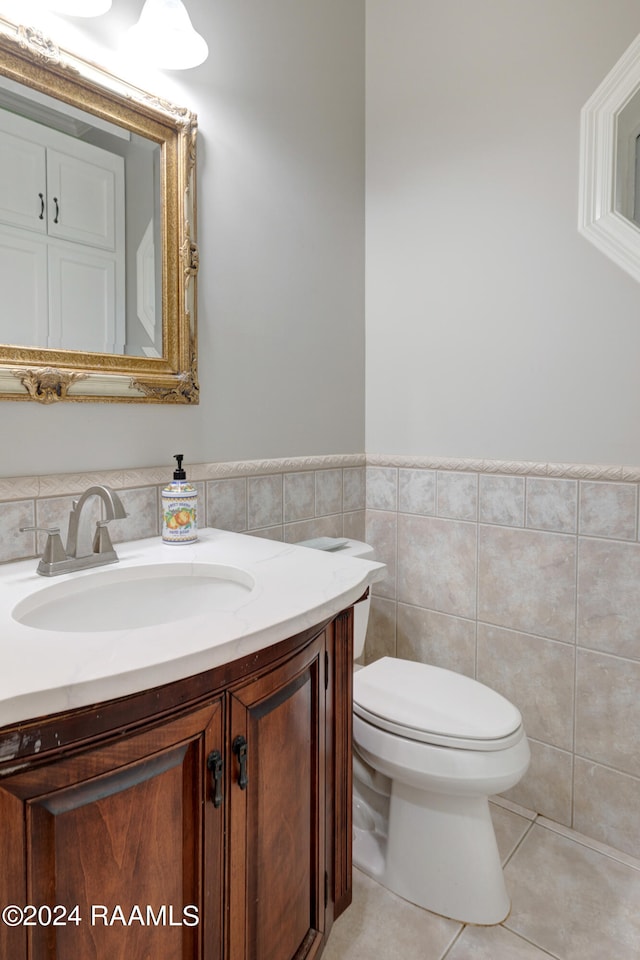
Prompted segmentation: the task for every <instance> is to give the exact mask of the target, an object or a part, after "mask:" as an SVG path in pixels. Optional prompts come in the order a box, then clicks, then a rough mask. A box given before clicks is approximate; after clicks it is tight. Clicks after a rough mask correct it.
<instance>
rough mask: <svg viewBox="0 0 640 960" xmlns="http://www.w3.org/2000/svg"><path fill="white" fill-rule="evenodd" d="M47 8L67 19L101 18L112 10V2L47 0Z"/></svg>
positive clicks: (103, 0)
mask: <svg viewBox="0 0 640 960" xmlns="http://www.w3.org/2000/svg"><path fill="white" fill-rule="evenodd" d="M45 6H46V8H47V10H50V11H51V13H61V14H62V15H63V16H66V17H101V16H102V14H103V13H106V12H107V10H110V9H111V0H46V2H45Z"/></svg>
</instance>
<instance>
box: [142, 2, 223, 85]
mask: <svg viewBox="0 0 640 960" xmlns="http://www.w3.org/2000/svg"><path fill="white" fill-rule="evenodd" d="M124 46H125V48H126V51H127V52H128V53H129V54H130V55H135V56H136V57H138V56H142V57H144V58H145V60H146V61H147V63H150V64H151V65H153V66H155V67H160V68H161V69H165V70H188V69H189V67H197V66H198V64H200V63H202V62H203V61H204V60H206V59H207V56H208V54H209V48H208V47H207V44H206V41H205V40H204V38H203V37H201V36H200V34H199V33H197V32H196V31H195V30H194V29H193V26H192V23H191V20H190V19H189V14H188V13H187V11H186V9H185V6H184V4H183V3H182V0H145V4H144V7H143V8H142V13H141V14H140V19H139V20H138V22H137V23H136V24H135V26H133V27H131V28H130V29H129V30H127V33H126V35H125V40H124Z"/></svg>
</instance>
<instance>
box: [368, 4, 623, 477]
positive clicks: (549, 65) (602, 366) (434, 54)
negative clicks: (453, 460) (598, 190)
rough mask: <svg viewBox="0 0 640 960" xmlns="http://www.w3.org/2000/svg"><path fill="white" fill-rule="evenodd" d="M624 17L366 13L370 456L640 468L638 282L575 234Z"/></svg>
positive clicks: (550, 9)
mask: <svg viewBox="0 0 640 960" xmlns="http://www.w3.org/2000/svg"><path fill="white" fill-rule="evenodd" d="M639 32H640V7H639V6H638V4H637V3H636V2H631V0H611V2H607V3H602V2H601V0H522V2H521V0H518V2H514V0H482V2H475V0H395V2H394V3H389V2H388V0H368V2H367V293H366V296H367V404H366V423H367V432H366V449H367V452H371V453H385V454H391V453H402V454H416V455H430V456H445V457H447V456H453V457H471V458H477V457H479V458H497V459H503V460H510V459H526V460H540V461H577V462H586V463H591V462H596V463H614V464H615V463H618V464H625V463H626V464H637V463H640V429H639V428H638V412H639V411H640V377H639V376H638V362H639V358H640V285H638V283H636V282H635V281H634V280H632V279H631V278H630V277H628V276H627V274H626V273H624V272H623V271H622V270H621V269H620V268H619V267H617V266H615V265H614V264H613V263H612V262H610V261H609V260H608V259H607V258H606V257H605V256H604V255H603V254H601V253H600V252H599V251H598V250H596V248H595V247H593V246H592V245H591V244H590V243H589V242H588V241H587V240H585V239H583V238H582V237H581V236H580V235H579V234H578V231H577V220H578V214H577V209H578V170H579V114H580V109H581V107H582V106H583V104H584V103H585V101H586V100H587V99H588V98H589V97H590V96H591V94H592V93H593V91H594V90H595V89H596V87H597V86H598V85H599V83H600V82H601V80H602V79H603V78H604V76H605V75H606V74H607V73H608V71H609V70H610V69H611V67H612V66H613V65H614V64H615V62H616V61H617V60H618V58H619V57H620V56H621V55H622V53H623V51H624V50H625V49H626V48H627V47H628V46H629V44H630V43H631V42H632V41H633V40H634V38H635V37H636V36H637V34H638V33H639Z"/></svg>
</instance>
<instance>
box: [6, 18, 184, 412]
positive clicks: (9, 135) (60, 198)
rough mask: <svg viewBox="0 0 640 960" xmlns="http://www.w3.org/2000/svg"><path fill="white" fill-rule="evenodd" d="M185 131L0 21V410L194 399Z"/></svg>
mask: <svg viewBox="0 0 640 960" xmlns="http://www.w3.org/2000/svg"><path fill="white" fill-rule="evenodd" d="M196 134H197V120H196V117H195V115H194V114H193V113H191V112H190V111H189V110H186V109H182V108H178V107H175V106H174V105H172V104H170V103H168V102H166V101H164V100H161V99H159V98H155V97H153V96H151V95H149V94H147V93H145V92H144V91H142V90H140V89H138V88H137V87H133V86H131V85H130V84H128V83H126V82H124V81H122V80H121V79H119V78H117V77H115V76H113V75H112V74H110V73H108V72H107V71H106V70H104V69H102V68H101V67H98V66H96V65H94V64H91V63H88V62H87V61H84V60H82V59H80V58H79V57H76V56H75V55H73V54H71V53H69V52H67V51H63V50H61V49H59V48H58V47H57V46H56V45H55V44H54V43H53V42H52V41H51V40H49V39H48V38H46V37H45V36H43V34H42V33H40V32H39V31H38V30H36V29H35V28H31V27H24V26H19V25H15V24H12V23H10V22H9V21H7V20H5V19H3V18H1V17H0V289H1V290H2V301H3V302H2V303H1V304H0V399H2V400H36V401H39V402H42V403H52V402H57V401H61V400H75V401H129V402H146V403H191V404H193V403H197V402H198V380H197V369H196V363H197V335H196V275H197V271H198V249H197V243H196V196H195V163H196Z"/></svg>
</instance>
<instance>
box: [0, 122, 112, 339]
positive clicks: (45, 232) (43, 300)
mask: <svg viewBox="0 0 640 960" xmlns="http://www.w3.org/2000/svg"><path fill="white" fill-rule="evenodd" d="M124 271H125V261H124V160H123V159H122V157H118V156H116V155H115V154H112V153H109V152H108V151H106V150H102V149H100V148H98V147H95V146H93V145H92V144H87V143H84V142H83V141H79V140H76V139H75V138H73V137H70V136H67V135H65V134H62V133H59V132H58V131H56V130H51V129H49V128H48V127H44V126H42V125H41V124H36V123H33V122H32V121H30V120H26V119H25V118H23V117H18V116H15V115H13V114H9V113H6V112H5V111H2V110H0V283H2V289H3V290H4V291H5V295H6V291H7V290H8V291H10V292H9V297H8V301H7V300H5V305H4V308H3V311H2V314H3V316H2V318H0V341H1V342H3V343H17V344H23V345H26V346H42V347H52V348H54V349H55V348H62V349H68V350H84V351H89V352H106V353H121V352H123V347H124V339H125V301H124V298H125V282H124Z"/></svg>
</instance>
